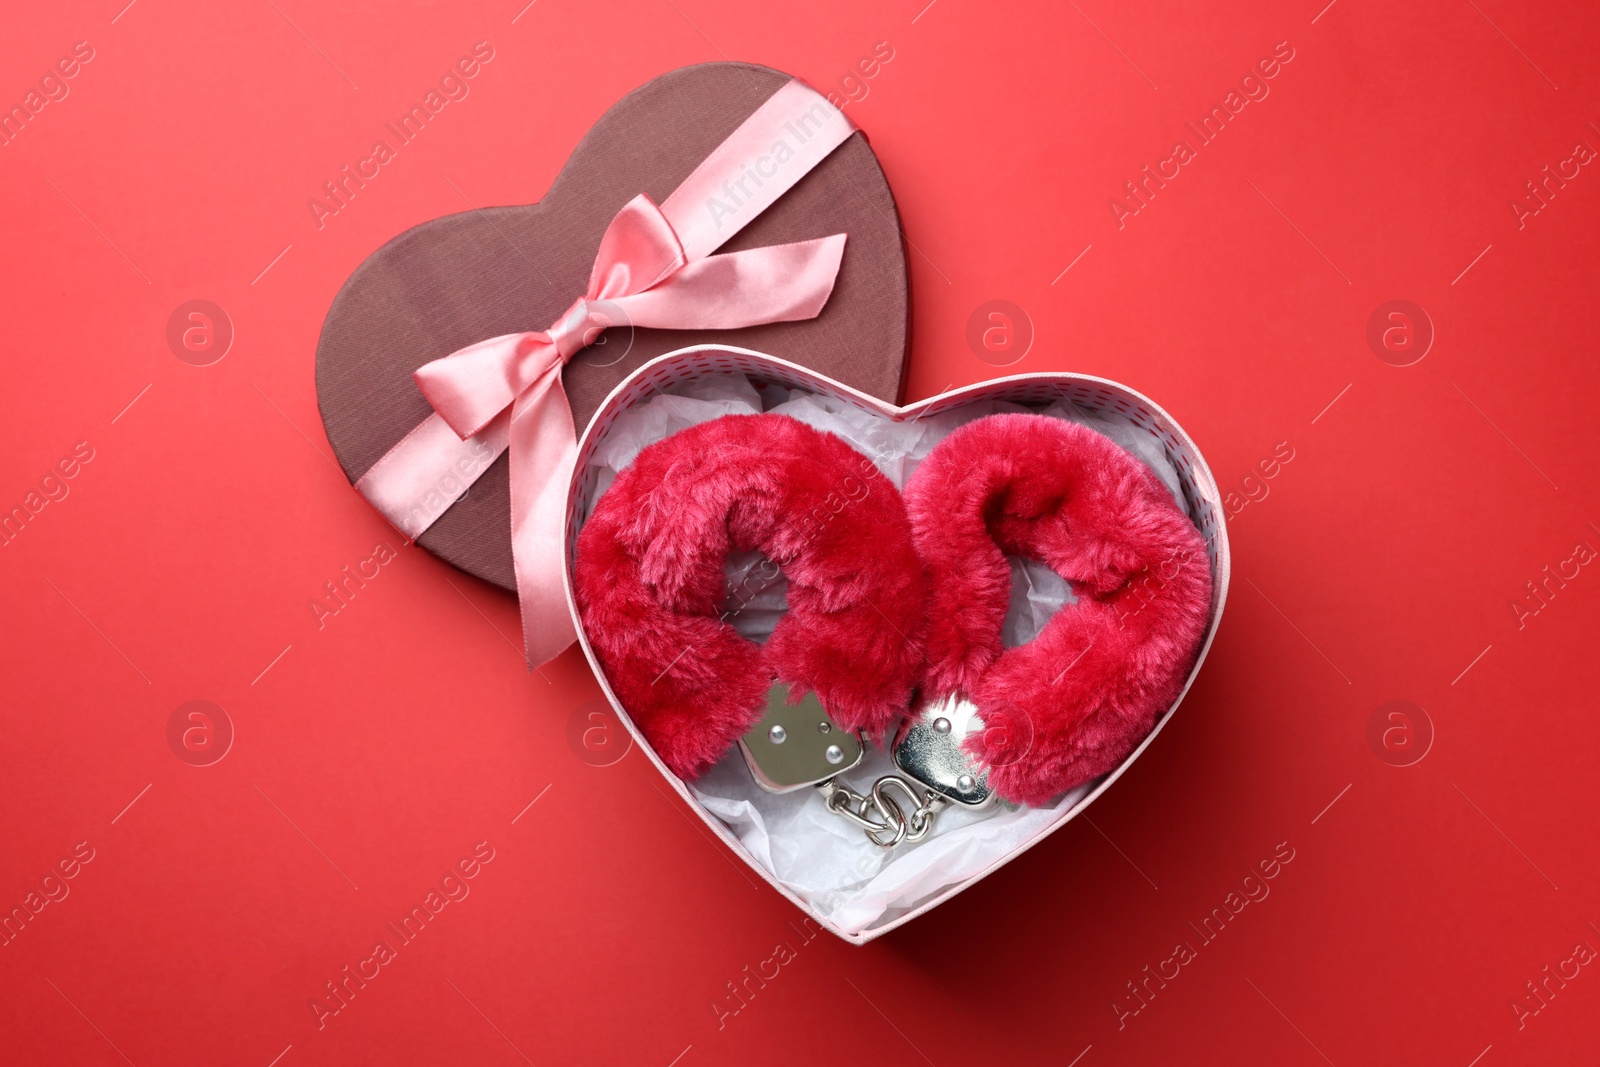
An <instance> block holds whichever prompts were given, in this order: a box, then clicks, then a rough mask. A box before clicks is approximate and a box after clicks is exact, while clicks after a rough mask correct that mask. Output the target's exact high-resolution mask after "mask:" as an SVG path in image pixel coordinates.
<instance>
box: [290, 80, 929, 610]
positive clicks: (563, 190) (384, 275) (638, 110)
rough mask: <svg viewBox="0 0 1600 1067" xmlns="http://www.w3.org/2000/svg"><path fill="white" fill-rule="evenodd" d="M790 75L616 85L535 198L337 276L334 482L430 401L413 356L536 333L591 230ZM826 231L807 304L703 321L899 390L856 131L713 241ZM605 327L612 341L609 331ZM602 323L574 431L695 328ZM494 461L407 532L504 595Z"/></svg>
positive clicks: (440, 225) (331, 316)
mask: <svg viewBox="0 0 1600 1067" xmlns="http://www.w3.org/2000/svg"><path fill="white" fill-rule="evenodd" d="M791 80H792V79H791V78H790V77H789V76H788V75H786V74H783V73H780V72H779V71H775V70H772V69H770V68H767V67H761V66H756V65H754V64H749V63H704V64H699V65H697V66H690V67H683V68H681V69H678V70H674V71H671V72H669V73H667V74H663V75H661V76H660V77H658V78H655V79H654V80H652V81H650V82H647V83H646V84H644V85H643V86H641V87H640V88H638V89H636V90H634V91H633V92H632V93H630V94H628V95H627V96H626V97H624V98H623V99H622V100H620V101H619V102H618V103H617V104H616V105H614V106H613V107H612V108H611V109H610V110H609V111H607V112H606V113H605V114H604V115H603V116H602V117H601V118H600V120H599V121H598V122H596V123H595V125H594V127H593V128H591V129H590V130H589V132H588V133H587V134H586V135H585V136H584V138H583V139H582V141H580V142H579V144H578V146H577V147H576V148H575V149H574V150H573V153H572V155H571V157H570V158H569V159H568V160H567V162H566V164H565V165H564V166H563V167H562V170H561V173H560V174H559V175H558V176H557V177H556V179H555V181H554V182H553V183H552V185H551V187H550V190H549V192H548V193H547V194H546V195H545V196H544V198H543V199H542V200H540V201H539V202H538V203H535V204H528V205H525V206H519V207H493V208H481V209H476V210H471V211H465V212H462V213H460V214H457V215H449V216H446V217H444V218H440V219H434V220H432V221H430V222H425V223H422V224H421V225H418V226H415V227H413V228H411V229H409V230H407V231H406V232H405V233H402V234H401V235H400V236H398V237H396V238H395V239H394V240H392V241H390V242H389V243H388V244H386V245H384V246H383V247H382V248H380V249H379V250H378V251H376V252H374V253H373V254H372V255H371V256H370V257H368V259H367V260H366V261H365V262H363V263H362V264H361V266H360V267H358V268H357V269H356V271H355V272H354V273H353V274H352V275H351V276H350V278H349V280H347V281H346V282H345V284H344V286H343V288H342V289H340V291H339V293H338V295H337V296H336V297H335V298H334V300H333V304H332V306H331V307H330V308H329V310H328V315H327V318H326V320H325V321H324V323H323V327H322V336H321V339H320V341H319V342H318V345H317V400H318V405H319V407H320V408H321V411H322V419H323V424H324V426H325V428H326V431H327V434H328V440H329V442H330V443H331V444H332V446H333V450H334V454H335V455H336V456H337V457H338V459H339V463H340V465H341V466H342V467H343V468H344V471H345V474H346V476H347V477H349V479H350V480H351V482H352V483H354V482H356V481H358V480H359V479H360V478H361V477H362V475H363V474H365V473H366V472H367V471H368V470H369V469H370V468H371V467H372V466H373V464H374V463H376V462H377V461H378V460H379V459H380V458H382V457H383V456H384V454H385V453H387V452H388V451H389V450H390V449H391V448H392V447H393V446H394V445H395V444H396V443H397V442H398V441H399V440H400V439H401V438H402V437H404V436H405V435H406V434H407V433H408V432H410V431H411V430H412V429H413V428H414V427H416V426H417V425H418V424H419V423H421V422H422V421H423V420H424V419H425V418H427V417H428V415H429V414H430V413H431V412H432V408H431V407H430V406H429V405H428V402H427V400H425V399H424V398H423V396H422V394H421V393H420V392H419V391H418V389H417V386H416V383H415V382H414V381H413V379H412V374H413V372H414V371H415V370H416V369H417V368H418V367H420V366H421V365H423V364H424V363H427V362H429V361H430V360H434V359H438V358H440V357H442V356H446V355H449V354H450V353H452V352H455V351H457V350H458V349H461V348H463V347H465V346H467V345H470V344H474V343H476V342H479V341H483V340H485V339H486V338H490V337H496V336H499V335H502V334H508V333H517V332H522V331H528V330H541V329H544V328H545V327H547V326H548V325H550V324H551V322H552V321H553V320H554V319H555V318H556V317H557V316H559V315H560V314H561V313H562V312H563V310H564V309H566V308H567V307H568V305H570V304H571V303H572V301H573V300H574V299H575V298H577V297H579V296H582V295H583V293H584V290H585V287H586V286H587V284H588V281H589V273H590V268H591V267H592V265H593V263H594V260H595V252H596V249H597V248H598V247H599V244H600V238H601V235H602V234H603V233H604V232H605V230H606V226H607V224H608V223H609V222H610V221H611V219H612V217H613V216H614V215H616V213H617V211H618V209H619V208H621V207H622V206H623V204H625V203H627V202H628V201H629V200H630V199H632V198H633V197H635V196H637V195H638V194H640V193H644V194H647V195H648V196H650V197H651V198H652V199H653V200H654V201H656V202H657V203H660V202H662V201H663V200H665V199H666V197H667V196H668V194H670V193H671V192H672V191H673V190H674V189H675V188H677V187H678V185H679V184H680V183H682V182H683V180H684V178H685V177H687V176H688V175H689V174H690V172H691V171H693V170H694V169H695V167H696V166H698V165H699V164H700V163H701V162H702V161H703V160H704V159H705V158H706V157H707V155H708V154H709V153H710V152H711V151H712V149H714V148H715V147H717V146H718V145H719V144H721V143H722V141H723V140H724V139H725V138H726V137H727V136H728V135H729V134H730V133H732V132H733V131H734V130H735V129H736V128H737V127H738V126H739V125H740V123H742V122H743V121H744V120H745V119H747V118H749V117H750V115H751V114H752V113H753V112H755V110H756V109H757V108H758V107H759V106H760V105H761V104H762V103H763V102H765V101H766V100H767V99H768V98H769V97H771V96H772V95H773V94H774V93H775V92H776V91H777V90H778V89H780V88H781V87H782V86H784V84H785V83H787V82H789V81H791ZM836 233H844V234H846V235H847V237H848V239H847V241H846V244H845V250H844V259H843V262H842V264H841V267H840V270H839V274H838V277H837V280H836V282H835V284H834V288H833V293H832V295H831V297H829V299H828V302H827V304H826V306H825V307H824V308H823V310H822V313H821V314H820V315H818V316H817V317H816V318H814V319H811V320H808V321H802V322H784V323H773V324H769V325H761V326H752V327H747V328H744V329H737V330H727V331H717V333H716V336H717V337H719V338H723V339H726V340H727V341H729V342H730V343H734V344H739V345H753V346H759V347H760V348H762V349H765V350H768V351H772V352H776V353H779V354H781V355H784V356H786V357H788V358H790V359H793V360H795V361H797V362H802V363H806V364H808V365H811V366H814V367H817V368H818V369H820V370H822V371H824V372H825V373H826V374H828V375H829V376H830V377H833V378H835V379H837V380H839V381H843V382H847V383H849V384H850V385H851V386H853V387H854V388H857V389H860V390H862V391H863V392H865V393H870V394H872V395H874V396H877V397H880V398H883V399H885V400H891V401H892V400H896V399H898V397H899V395H900V389H901V383H902V378H903V374H904V369H905V359H906V346H907V336H908V299H909V297H908V286H907V281H906V261H905V252H904V247H903V243H902V239H901V234H900V225H899V217H898V215H897V213H896V210H895V204H894V198H893V196H892V195H891V194H890V192H889V186H888V182H887V181H886V180H885V179H884V175H883V170H882V168H880V167H879V165H878V161H877V158H876V157H875V156H874V155H873V153H872V149H871V148H870V147H869V146H868V144H867V140H866V137H865V135H864V134H862V133H860V132H859V131H858V132H856V133H854V134H852V135H851V136H850V137H849V138H848V139H847V140H846V141H845V142H844V143H843V144H841V145H840V146H839V147H838V148H837V149H835V150H834V151H833V152H832V153H831V154H830V155H828V156H827V158H825V159H824V160H822V162H820V163H819V164H817V165H816V167H815V168H814V169H813V170H812V171H811V172H810V173H809V174H807V175H806V176H805V177H803V178H801V179H800V181H799V182H798V184H796V185H795V186H794V188H792V189H790V190H789V191H788V192H787V193H786V194H784V195H783V196H782V197H781V198H780V199H779V200H778V201H777V202H776V203H775V204H773V205H772V206H771V207H770V208H768V209H767V210H766V211H765V212H763V213H762V214H761V215H760V216H759V217H757V218H756V219H754V220H753V221H752V222H750V224H749V225H748V226H746V227H745V228H744V229H743V230H742V231H741V232H739V233H738V234H737V235H736V236H735V237H734V238H732V239H731V240H730V241H728V242H727V243H726V244H725V245H723V246H722V251H736V250H739V249H744V248H756V247H762V246H768V245H776V244H783V243H787V242H792V241H802V240H809V239H812V238H819V237H825V236H827V235H830V234H836ZM611 335H619V336H611ZM705 336H706V334H705V333H700V332H691V331H683V330H656V329H644V328H631V327H625V328H619V329H614V330H610V331H608V332H607V336H606V338H605V343H603V344H599V345H595V346H593V347H590V348H588V349H586V350H584V351H582V352H580V353H579V354H578V355H577V356H576V357H574V358H573V360H572V361H571V362H570V363H568V364H567V366H566V368H565V371H564V373H563V383H564V385H565V388H566V391H567V396H568V398H569V399H570V400H571V403H572V410H573V417H574V423H575V425H576V426H577V427H578V428H579V429H581V428H582V427H583V426H584V425H585V424H586V423H587V422H588V421H589V418H590V416H591V415H592V414H593V413H594V411H595V410H596V409H597V408H598V407H599V406H600V403H601V401H602V399H604V397H605V396H606V394H607V393H608V392H609V391H610V390H611V389H612V388H613V387H614V386H616V385H617V383H619V382H620V381H622V380H623V379H624V378H625V377H626V376H627V375H628V374H629V373H631V372H632V371H634V370H636V369H637V368H638V367H640V366H641V365H643V364H644V363H645V362H647V361H648V360H650V359H653V358H655V357H656V356H659V355H660V354H662V353H663V352H666V351H669V350H671V349H675V348H679V347H681V346H683V345H685V344H688V343H691V342H693V341H696V340H700V339H703V338H704V337H705ZM510 529H511V522H510V491H509V483H508V463H507V458H506V456H504V455H502V456H501V457H500V458H499V459H497V460H495V462H494V463H493V464H492V465H491V466H490V467H489V468H488V469H487V471H485V472H484V474H483V475H482V476H481V477H480V478H479V479H478V481H477V482H476V483H475V484H474V485H473V486H472V488H471V490H470V491H468V492H467V494H466V495H465V496H464V497H462V498H461V499H460V500H458V501H457V502H456V503H455V505H454V506H452V507H450V509H449V510H448V511H446V512H445V513H444V515H443V516H442V517H441V518H439V519H438V521H437V522H435V523H434V524H433V525H432V527H430V528H429V529H428V530H427V531H426V532H424V533H423V534H422V535H421V536H420V537H418V538H417V543H418V544H420V545H422V546H423V547H424V548H426V549H428V550H429V551H430V552H433V553H434V554H435V555H438V556H440V557H441V558H443V559H445V560H447V561H448V562H450V563H452V564H454V565H455V566H457V567H459V568H461V569H462V570H464V571H467V572H468V573H471V574H474V575H477V576H478V577H480V578H482V579H484V580H485V581H488V582H492V583H494V584H495V585H498V586H500V587H502V588H504V589H514V588H515V579H514V575H513V569H512V560H511V537H510Z"/></svg>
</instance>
